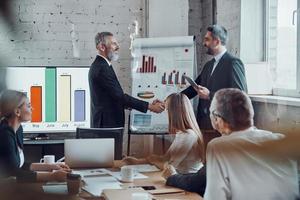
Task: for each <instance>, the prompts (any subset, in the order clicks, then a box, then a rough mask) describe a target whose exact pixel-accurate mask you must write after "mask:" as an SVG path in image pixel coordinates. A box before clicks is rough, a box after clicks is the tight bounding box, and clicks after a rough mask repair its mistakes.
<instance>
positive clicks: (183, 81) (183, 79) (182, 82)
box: [181, 72, 186, 85]
mask: <svg viewBox="0 0 300 200" xmlns="http://www.w3.org/2000/svg"><path fill="white" fill-rule="evenodd" d="M185 75H186V73H185V72H184V73H183V75H182V76H181V84H182V85H185V84H186V82H185V78H184V77H183V76H185Z"/></svg>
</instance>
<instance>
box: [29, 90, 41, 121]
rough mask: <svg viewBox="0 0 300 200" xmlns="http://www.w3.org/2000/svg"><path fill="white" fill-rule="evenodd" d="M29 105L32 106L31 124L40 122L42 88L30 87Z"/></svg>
mask: <svg viewBox="0 0 300 200" xmlns="http://www.w3.org/2000/svg"><path fill="white" fill-rule="evenodd" d="M30 103H31V106H32V118H31V122H41V121H42V86H31V88H30Z"/></svg>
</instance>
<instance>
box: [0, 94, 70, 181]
mask: <svg viewBox="0 0 300 200" xmlns="http://www.w3.org/2000/svg"><path fill="white" fill-rule="evenodd" d="M31 114H32V113H31V105H30V103H29V100H28V98H27V97H26V95H25V94H24V93H22V92H18V91H14V90H5V91H3V92H2V93H1V96H0V176H1V177H9V176H16V177H17V180H20V181H64V180H65V179H66V174H67V173H68V172H70V168H69V167H68V166H67V165H65V164H63V163H57V164H44V163H32V164H24V154H23V129H22V126H21V122H26V121H29V120H31ZM52 170H55V171H52ZM34 171H47V172H34Z"/></svg>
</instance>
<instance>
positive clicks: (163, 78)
mask: <svg viewBox="0 0 300 200" xmlns="http://www.w3.org/2000/svg"><path fill="white" fill-rule="evenodd" d="M161 84H163V85H166V84H167V81H166V72H165V73H164V75H163V76H162V78H161Z"/></svg>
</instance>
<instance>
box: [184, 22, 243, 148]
mask: <svg viewBox="0 0 300 200" xmlns="http://www.w3.org/2000/svg"><path fill="white" fill-rule="evenodd" d="M226 43H227V30H226V29H225V28H224V27H222V26H219V25H212V26H209V27H208V28H207V32H206V35H205V37H204V41H203V45H204V46H205V47H206V48H207V54H209V55H212V56H213V59H212V60H210V61H208V62H207V63H206V64H205V65H204V67H203V70H202V72H201V73H200V75H199V76H198V77H197V78H196V80H195V82H196V83H197V84H198V86H197V87H192V86H190V87H188V88H187V89H185V90H184V91H183V93H184V94H185V95H187V96H188V98H190V99H191V98H193V97H195V96H196V95H198V96H199V104H198V109H197V121H198V124H199V127H200V129H201V131H202V134H203V137H204V143H205V146H206V145H207V143H208V142H209V141H210V140H211V139H212V138H214V137H217V136H220V134H219V133H217V132H216V131H214V130H213V128H212V126H211V122H210V117H209V106H210V103H211V100H212V98H213V96H214V94H215V92H217V91H218V90H220V89H222V88H239V89H241V90H243V91H246V92H247V83H246V77H245V69H244V65H243V63H242V61H241V60H240V59H238V58H236V57H234V56H233V55H231V54H230V53H228V52H227V50H226V47H225V45H226Z"/></svg>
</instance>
